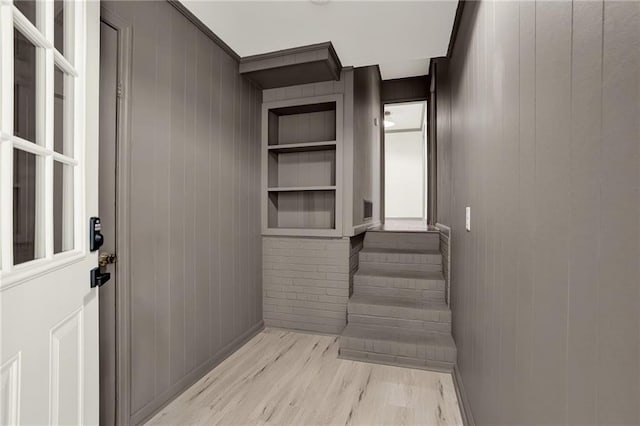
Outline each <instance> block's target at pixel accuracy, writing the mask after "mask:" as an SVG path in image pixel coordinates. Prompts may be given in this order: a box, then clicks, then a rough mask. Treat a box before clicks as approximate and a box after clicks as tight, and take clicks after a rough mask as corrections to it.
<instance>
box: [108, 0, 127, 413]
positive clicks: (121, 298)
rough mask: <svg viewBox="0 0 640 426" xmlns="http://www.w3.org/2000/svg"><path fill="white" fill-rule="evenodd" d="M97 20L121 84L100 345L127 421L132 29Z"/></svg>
mask: <svg viewBox="0 0 640 426" xmlns="http://www.w3.org/2000/svg"><path fill="white" fill-rule="evenodd" d="M100 20H101V21H102V22H105V23H106V24H108V25H109V26H111V27H113V28H114V29H116V30H117V31H118V83H119V84H120V87H121V95H120V97H119V98H118V111H117V117H116V122H117V127H118V130H117V135H116V137H117V141H116V146H117V150H116V152H117V154H116V155H117V158H116V161H117V168H116V171H115V173H116V192H117V199H116V253H118V266H117V268H116V282H117V284H118V291H117V292H116V306H115V312H113V315H114V316H115V324H116V333H115V335H116V342H115V347H113V348H101V350H113V351H115V353H116V392H117V393H116V395H117V397H116V401H115V410H116V412H115V419H116V423H117V424H128V423H129V420H130V418H129V412H130V406H129V403H130V395H131V387H130V383H131V380H130V379H131V370H130V365H129V355H130V347H129V343H130V341H129V321H130V318H129V304H130V299H131V296H130V291H129V290H130V282H131V280H130V278H131V274H130V268H129V264H130V262H129V251H130V248H131V241H130V232H129V223H130V219H129V193H130V191H129V188H130V182H131V176H130V168H129V163H130V161H129V154H128V153H129V152H130V145H131V137H130V125H129V123H130V121H131V117H130V112H131V105H130V102H131V96H130V94H131V66H132V65H131V64H132V54H133V44H132V37H133V28H132V25H131V23H130V22H129V21H127V20H126V19H124V18H122V17H121V16H119V15H118V14H116V13H115V12H113V11H111V10H109V9H108V8H107V7H105V3H103V4H102V6H101V8H100Z"/></svg>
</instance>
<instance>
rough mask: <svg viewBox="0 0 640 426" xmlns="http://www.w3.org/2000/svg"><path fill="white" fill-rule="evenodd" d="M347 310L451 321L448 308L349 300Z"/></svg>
mask: <svg viewBox="0 0 640 426" xmlns="http://www.w3.org/2000/svg"><path fill="white" fill-rule="evenodd" d="M347 312H348V314H356V315H370V316H376V317H386V318H398V319H408V320H419V321H430V322H443V323H451V311H449V310H437V309H416V308H402V307H398V306H387V305H365V304H359V303H352V302H349V304H348V305H347Z"/></svg>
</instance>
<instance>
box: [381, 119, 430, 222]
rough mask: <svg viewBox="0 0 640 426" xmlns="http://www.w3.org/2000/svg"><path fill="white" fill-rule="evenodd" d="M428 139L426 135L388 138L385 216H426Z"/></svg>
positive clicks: (418, 133) (401, 134) (412, 133)
mask: <svg viewBox="0 0 640 426" xmlns="http://www.w3.org/2000/svg"><path fill="white" fill-rule="evenodd" d="M424 145H425V143H424V137H423V133H422V131H416V132H400V133H386V135H385V216H386V217H389V218H394V217H395V218H401V217H402V218H422V217H423V216H424V214H423V212H424V207H423V206H424V195H425V189H424V181H425V178H424V176H425V175H424Z"/></svg>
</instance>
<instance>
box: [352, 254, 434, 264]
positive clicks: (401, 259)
mask: <svg viewBox="0 0 640 426" xmlns="http://www.w3.org/2000/svg"><path fill="white" fill-rule="evenodd" d="M359 259H360V262H376V263H402V264H417V265H442V255H439V254H420V253H384V252H382V253H373V252H366V251H361V252H360V258H359Z"/></svg>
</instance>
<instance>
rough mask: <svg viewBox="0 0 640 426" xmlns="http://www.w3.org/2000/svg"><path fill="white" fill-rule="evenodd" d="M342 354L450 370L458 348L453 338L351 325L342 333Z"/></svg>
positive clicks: (421, 332) (429, 333) (438, 334)
mask: <svg viewBox="0 0 640 426" xmlns="http://www.w3.org/2000/svg"><path fill="white" fill-rule="evenodd" d="M340 351H341V354H346V353H348V352H349V351H357V352H359V353H368V354H377V355H387V356H391V357H398V358H407V359H410V360H415V361H416V362H427V361H430V362H435V363H442V364H443V365H447V364H450V365H451V366H453V364H454V363H455V361H456V346H455V343H454V341H453V338H452V337H451V335H448V334H442V333H433V332H424V331H418V330H406V329H402V328H387V327H375V326H366V327H365V326H361V325H357V324H348V325H347V327H346V328H345V329H344V331H343V332H342V335H341V337H340Z"/></svg>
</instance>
